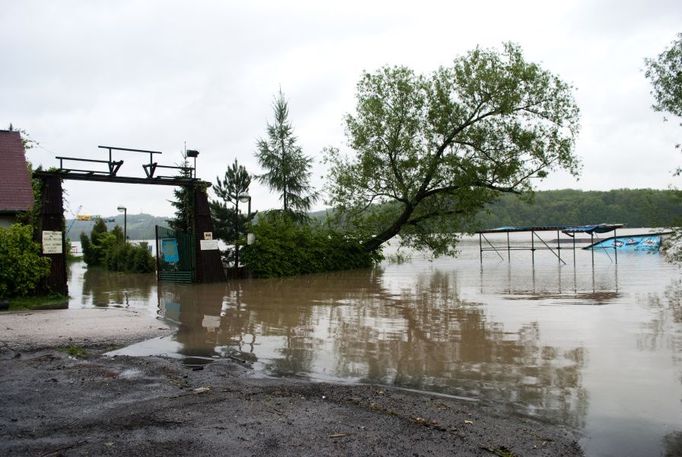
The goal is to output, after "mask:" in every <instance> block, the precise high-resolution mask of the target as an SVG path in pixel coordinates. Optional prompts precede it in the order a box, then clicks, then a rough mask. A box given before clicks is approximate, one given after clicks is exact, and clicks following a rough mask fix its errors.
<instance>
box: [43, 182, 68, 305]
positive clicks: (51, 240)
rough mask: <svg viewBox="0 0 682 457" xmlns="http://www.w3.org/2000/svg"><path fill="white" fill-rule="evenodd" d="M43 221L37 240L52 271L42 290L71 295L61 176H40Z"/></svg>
mask: <svg viewBox="0 0 682 457" xmlns="http://www.w3.org/2000/svg"><path fill="white" fill-rule="evenodd" d="M40 179H41V181H42V194H41V196H40V222H39V223H38V231H37V233H36V237H37V239H36V241H37V242H39V243H40V252H41V255H42V256H43V257H47V258H49V259H50V274H49V275H48V276H47V278H45V280H44V281H43V283H42V285H41V286H42V287H41V288H42V289H43V290H42V292H44V293H48V292H52V293H58V294H61V295H65V296H68V295H69V289H68V285H67V282H66V243H65V239H64V236H65V234H64V205H63V200H62V180H61V179H60V178H59V177H58V176H41V177H40Z"/></svg>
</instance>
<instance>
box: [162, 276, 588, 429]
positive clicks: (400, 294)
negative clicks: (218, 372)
mask: <svg viewBox="0 0 682 457" xmlns="http://www.w3.org/2000/svg"><path fill="white" fill-rule="evenodd" d="M382 279H383V272H382V271H381V270H372V271H369V270H368V271H356V272H344V273H337V274H328V275H314V276H308V277H302V278H288V279H278V280H244V281H233V282H231V283H230V284H229V285H222V284H221V285H201V286H197V285H195V286H182V285H168V286H166V285H163V286H161V288H160V292H159V309H160V312H161V313H162V315H164V316H165V317H166V318H169V319H172V320H174V321H176V322H177V324H178V327H179V328H178V333H177V337H176V338H177V342H178V343H180V344H181V346H182V349H181V350H180V352H181V353H182V354H186V355H192V356H197V355H200V356H205V357H212V356H218V355H225V354H235V353H239V355H240V356H241V357H250V358H252V359H253V360H258V361H259V363H261V364H262V365H263V366H264V367H265V369H266V370H267V371H269V372H270V373H272V374H276V375H299V376H312V377H316V378H322V379H337V380H339V379H350V380H362V381H367V382H375V383H383V384H395V385H399V386H405V387H412V388H417V389H423V390H437V391H443V392H447V393H451V394H457V395H465V396H467V395H468V396H477V397H479V396H480V397H483V398H488V399H495V400H502V401H504V402H507V403H508V404H509V405H510V408H512V409H513V410H515V411H517V412H523V413H527V414H533V415H539V416H542V417H545V418H550V419H555V420H559V421H561V422H563V423H567V424H572V425H576V426H581V425H582V424H583V423H584V416H585V411H586V408H587V395H586V394H585V391H584V389H583V387H582V386H581V375H580V371H581V369H582V368H583V366H584V363H585V358H584V350H583V349H582V348H581V347H571V348H560V347H553V346H548V345H547V344H543V343H542V342H541V338H540V334H541V330H540V326H539V325H538V323H537V322H534V321H532V320H531V321H528V322H526V323H524V324H523V326H522V327H521V328H520V329H519V330H513V331H509V330H506V329H505V326H504V325H503V324H502V323H500V322H495V321H490V319H489V317H488V316H487V315H486V313H485V308H484V307H483V306H482V305H480V304H478V303H473V302H467V301H463V300H462V299H460V296H459V293H458V289H459V287H458V284H457V278H456V277H455V276H453V275H450V274H447V273H444V272H438V271H436V272H432V273H429V274H420V275H417V277H416V282H415V284H414V286H413V287H410V288H407V287H404V288H402V289H400V290H399V291H396V292H394V293H392V292H391V291H390V290H389V289H387V288H386V287H384V285H383V281H382ZM284 290H286V294H284V293H282V292H283V291H284Z"/></svg>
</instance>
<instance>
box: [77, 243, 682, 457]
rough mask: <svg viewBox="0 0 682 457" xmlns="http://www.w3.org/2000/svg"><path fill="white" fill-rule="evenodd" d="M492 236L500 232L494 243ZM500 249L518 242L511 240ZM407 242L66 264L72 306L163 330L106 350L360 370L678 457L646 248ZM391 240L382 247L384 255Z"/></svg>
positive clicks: (675, 413)
mask: <svg viewBox="0 0 682 457" xmlns="http://www.w3.org/2000/svg"><path fill="white" fill-rule="evenodd" d="M498 241H503V240H502V239H498ZM512 243H513V245H514V246H517V247H518V246H522V245H526V244H528V243H526V240H525V239H524V238H523V237H522V236H513V237H512ZM460 250H461V252H460V255H459V256H458V257H457V258H451V257H443V258H438V259H431V258H428V257H425V256H423V255H418V254H413V255H412V257H411V260H409V261H408V262H405V263H402V264H396V263H390V262H384V263H383V264H382V265H381V266H380V267H378V268H376V269H373V270H359V271H347V272H338V273H329V274H321V275H310V276H305V277H295V278H285V279H259V280H238V281H230V282H229V283H227V284H203V285H173V284H160V285H157V283H156V281H155V279H154V277H153V276H152V275H123V274H111V273H104V272H101V271H95V270H92V271H88V270H86V269H84V266H83V264H82V263H76V264H72V266H71V272H70V273H71V275H70V283H69V290H70V293H71V295H72V299H71V303H70V306H71V307H91V306H124V307H125V306H128V307H134V308H138V309H140V308H142V309H145V310H147V312H149V313H150V314H153V315H156V316H158V317H159V318H160V319H164V320H166V321H167V322H169V323H171V325H174V326H175V327H177V332H176V333H175V335H174V336H173V337H167V338H157V339H153V340H150V341H146V342H142V343H139V344H136V345H133V346H130V347H127V348H124V349H122V350H120V351H118V353H125V354H131V355H150V354H165V355H168V356H171V357H179V358H183V359H185V360H186V362H187V363H189V364H193V365H199V364H201V363H204V362H206V361H210V360H211V359H213V358H219V357H228V356H229V357H236V358H239V359H242V360H248V361H250V362H252V363H253V367H254V368H255V369H256V371H257V372H258V373H262V374H264V375H271V376H295V377H301V378H308V379H311V380H314V381H315V380H324V381H336V382H371V383H379V384H386V385H393V386H399V387H404V388H410V389H418V390H423V391H431V392H440V393H445V394H450V395H459V396H466V397H476V398H482V399H484V400H491V401H499V402H502V403H504V404H505V405H507V407H508V408H509V411H510V412H515V413H521V414H527V415H531V416H534V417H537V418H539V419H542V420H548V421H554V422H559V423H562V424H566V425H568V426H571V427H575V428H577V429H578V430H580V431H581V432H582V434H583V436H584V438H583V439H582V441H581V445H582V446H583V448H584V449H585V452H586V455H589V456H616V455H617V456H630V455H631V456H645V455H682V403H681V401H682V279H681V274H680V269H679V267H678V266H675V265H671V264H668V263H666V262H665V261H664V259H663V258H662V256H660V255H658V254H646V253H631V254H619V255H618V263H617V264H615V262H614V259H613V255H612V253H611V255H608V254H607V253H603V252H602V253H596V254H595V257H594V259H595V261H594V264H595V265H594V268H593V267H592V258H591V255H590V253H589V252H588V251H582V250H578V251H576V256H575V260H574V257H573V251H571V250H570V249H564V250H562V251H561V255H562V258H563V259H564V260H565V261H566V265H563V264H561V263H560V262H559V261H558V259H557V258H556V257H555V256H554V255H553V254H552V253H550V252H548V251H543V252H537V253H536V256H535V262H534V263H533V262H532V261H531V256H530V253H529V252H527V251H512V252H511V261H509V260H507V258H506V256H507V252H506V251H503V252H501V254H502V257H504V260H502V259H500V257H498V256H497V255H496V254H495V253H493V252H486V253H484V259H483V262H482V263H481V262H480V260H479V245H478V239H474V238H467V239H464V241H463V242H462V243H461V245H460ZM390 252H392V251H390Z"/></svg>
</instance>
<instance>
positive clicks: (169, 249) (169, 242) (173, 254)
mask: <svg viewBox="0 0 682 457" xmlns="http://www.w3.org/2000/svg"><path fill="white" fill-rule="evenodd" d="M161 258H162V259H163V261H164V262H168V263H178V262H179V261H180V256H179V255H178V240H176V239H175V238H162V239H161Z"/></svg>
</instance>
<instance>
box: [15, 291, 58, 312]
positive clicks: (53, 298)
mask: <svg viewBox="0 0 682 457" xmlns="http://www.w3.org/2000/svg"><path fill="white" fill-rule="evenodd" d="M68 307H69V297H66V296H64V295H59V294H51V295H42V296H38V297H15V298H10V299H9V309H10V310H11V311H16V310H25V309H66V308H68Z"/></svg>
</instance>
